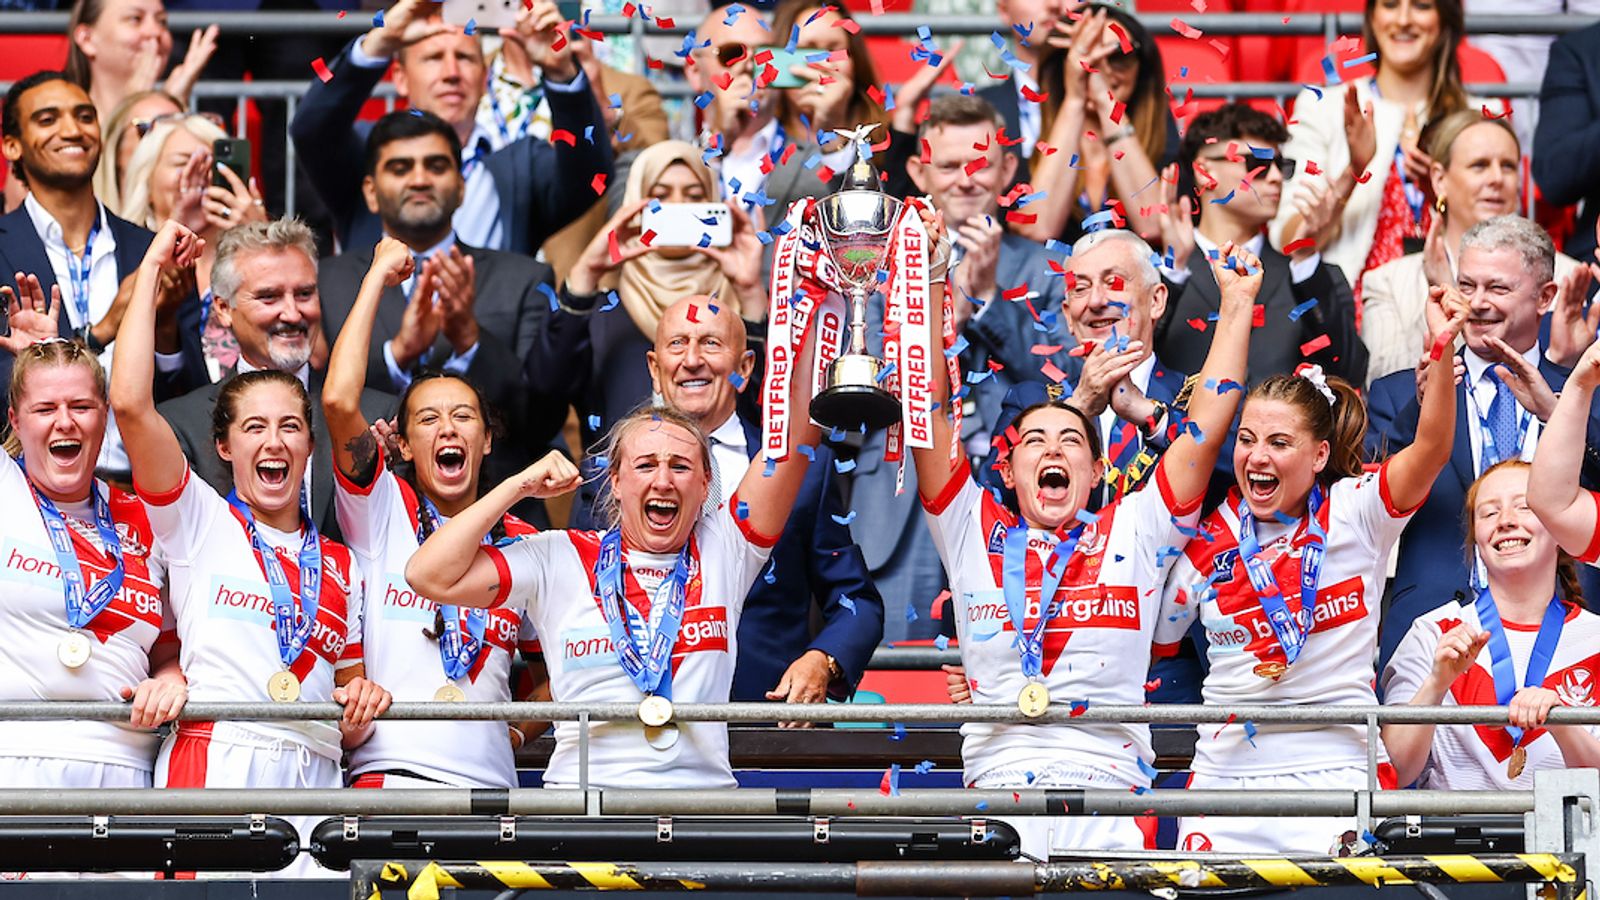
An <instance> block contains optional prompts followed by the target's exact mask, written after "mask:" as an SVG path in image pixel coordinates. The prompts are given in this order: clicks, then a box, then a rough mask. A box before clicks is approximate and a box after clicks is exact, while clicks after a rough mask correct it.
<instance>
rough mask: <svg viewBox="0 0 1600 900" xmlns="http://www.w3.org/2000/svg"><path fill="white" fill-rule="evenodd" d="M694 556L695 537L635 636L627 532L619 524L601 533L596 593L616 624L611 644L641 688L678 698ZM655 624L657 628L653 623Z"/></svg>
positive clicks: (607, 616)
mask: <svg viewBox="0 0 1600 900" xmlns="http://www.w3.org/2000/svg"><path fill="white" fill-rule="evenodd" d="M693 558H694V538H692V537H691V538H690V539H689V543H688V544H685V545H684V548H683V549H682V550H680V551H678V561H677V564H676V565H674V566H673V568H672V574H671V575H669V576H668V577H667V578H665V579H662V581H661V584H660V585H658V586H657V587H656V592H655V597H654V598H653V600H652V601H651V603H650V611H649V612H648V613H647V614H646V615H647V618H648V619H649V620H651V621H648V622H646V623H645V625H644V627H643V628H641V629H640V634H639V636H638V637H635V635H634V633H633V629H632V628H631V627H630V625H629V621H628V620H629V613H628V609H627V600H626V599H625V592H626V589H625V588H624V586H623V577H624V575H623V570H624V569H625V568H626V566H627V564H626V563H625V562H623V559H622V532H621V531H620V530H619V529H616V528H613V529H611V530H610V531H607V532H606V533H605V534H603V535H601V536H600V555H599V557H598V558H597V559H596V560H595V565H594V585H595V593H596V594H597V595H598V599H599V601H600V613H601V615H603V616H604V617H605V620H606V625H607V626H609V627H610V629H611V646H612V648H613V649H614V650H615V651H616V654H617V662H618V663H619V664H620V665H621V666H622V671H624V672H626V673H627V674H628V678H629V679H630V680H632V681H633V683H634V685H636V686H637V687H638V688H639V690H640V691H642V692H644V693H645V694H646V695H649V694H659V695H660V696H662V697H665V698H667V699H668V700H671V699H672V648H673V647H674V646H675V645H676V644H677V643H678V631H679V628H680V626H681V625H682V624H683V610H684V606H685V598H686V597H687V595H688V590H687V588H688V584H689V569H690V563H691V561H692V560H693ZM652 625H653V626H654V627H653V628H652V627H651V626H652Z"/></svg>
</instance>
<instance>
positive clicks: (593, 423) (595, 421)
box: [589, 415, 600, 431]
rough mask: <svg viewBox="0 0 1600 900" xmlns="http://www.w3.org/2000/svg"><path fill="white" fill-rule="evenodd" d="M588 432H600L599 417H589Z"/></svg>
mask: <svg viewBox="0 0 1600 900" xmlns="http://www.w3.org/2000/svg"><path fill="white" fill-rule="evenodd" d="M589 430H590V431H599V430H600V417H599V416H596V415H591V416H589Z"/></svg>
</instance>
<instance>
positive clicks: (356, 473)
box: [322, 238, 433, 484]
mask: <svg viewBox="0 0 1600 900" xmlns="http://www.w3.org/2000/svg"><path fill="white" fill-rule="evenodd" d="M415 266H416V264H415V263H414V262H413V261H412V257H411V250H410V248H408V247H407V246H406V245H405V244H402V243H400V242H399V241H397V240H395V239H394V238H384V239H383V240H382V241H380V242H379V243H378V247H377V249H376V250H375V251H373V254H372V266H371V267H370V268H368V269H367V275H366V277H365V278H363V279H361V288H360V290H359V291H357V293H356V302H355V305H354V306H352V307H351V308H350V315H349V316H347V317H346V318H345V320H344V325H343V327H341V328H340V329H339V339H338V340H337V341H335V342H334V344H333V355H332V356H331V357H329V359H328V377H327V380H326V381H324V382H323V385H322V412H323V414H324V415H325V416H327V418H328V438H329V441H330V442H331V443H332V444H333V464H334V465H335V466H338V468H339V471H340V472H341V473H342V474H343V475H344V476H345V477H346V478H348V479H350V480H351V481H354V482H355V483H357V484H366V483H367V482H368V481H370V480H371V479H372V476H373V474H374V466H375V464H376V463H377V459H378V458H377V454H376V452H375V451H376V449H377V445H376V441H374V439H373V438H372V436H371V434H370V433H369V432H368V431H367V417H366V416H364V415H362V413H361V391H362V389H363V388H364V387H366V383H367V347H368V345H369V343H370V342H371V340H372V320H373V318H375V317H376V316H377V314H378V301H379V299H380V298H382V296H383V290H384V288H386V287H394V286H395V285H398V284H400V283H401V282H403V281H405V280H406V278H407V277H409V276H410V275H411V271H412V269H413V268H415ZM432 296H433V292H432V291H426V292H418V293H417V297H418V300H417V302H419V303H428V302H432V301H431V299H430V298H431V297H432Z"/></svg>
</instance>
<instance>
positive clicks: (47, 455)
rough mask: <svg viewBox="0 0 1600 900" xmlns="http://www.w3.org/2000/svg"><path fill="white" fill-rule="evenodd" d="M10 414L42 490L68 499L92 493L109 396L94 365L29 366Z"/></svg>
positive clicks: (31, 474) (30, 469) (52, 496)
mask: <svg viewBox="0 0 1600 900" xmlns="http://www.w3.org/2000/svg"><path fill="white" fill-rule="evenodd" d="M7 415H8V417H9V419H10V421H11V428H12V430H13V431H14V432H15V433H16V435H17V440H18V441H19V442H21V444H22V455H23V458H24V459H26V460H27V461H28V477H29V479H30V480H32V481H33V483H34V486H35V487H37V488H38V489H39V493H41V494H44V495H45V496H46V497H49V498H50V499H51V500H55V501H58V502H64V503H71V502H75V501H80V500H83V499H84V498H85V497H87V496H89V485H90V484H92V483H93V482H94V465H95V461H96V460H98V459H99V458H100V443H101V441H103V440H104V439H105V435H106V400H105V397H104V395H103V394H102V393H101V391H100V387H99V385H97V384H96V382H95V377H94V373H93V371H92V370H91V369H90V368H89V366H87V365H73V364H64V365H62V364H57V365H49V364H45V365H33V366H30V367H29V369H28V373H27V376H26V381H25V383H24V386H23V389H22V394H21V396H20V397H19V398H18V401H17V403H16V404H15V405H14V406H12V407H11V408H10V409H9V410H8V411H7Z"/></svg>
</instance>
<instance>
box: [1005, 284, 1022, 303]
mask: <svg viewBox="0 0 1600 900" xmlns="http://www.w3.org/2000/svg"><path fill="white" fill-rule="evenodd" d="M1026 296H1028V286H1027V284H1019V285H1017V286H1016V287H1014V288H1007V289H1005V290H1003V291H1001V292H1000V299H1002V300H1021V299H1022V298H1023V297H1026Z"/></svg>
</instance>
